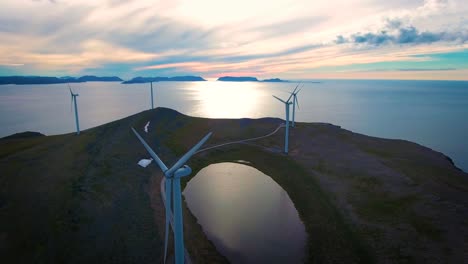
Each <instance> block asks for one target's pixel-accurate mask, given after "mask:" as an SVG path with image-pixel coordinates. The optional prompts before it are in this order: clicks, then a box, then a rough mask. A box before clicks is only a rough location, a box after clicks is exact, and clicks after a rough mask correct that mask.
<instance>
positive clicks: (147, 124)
mask: <svg viewBox="0 0 468 264" xmlns="http://www.w3.org/2000/svg"><path fill="white" fill-rule="evenodd" d="M149 124H150V121H148V123H146V125H145V132H146V133H148V127H149Z"/></svg>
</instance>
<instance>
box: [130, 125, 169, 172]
mask: <svg viewBox="0 0 468 264" xmlns="http://www.w3.org/2000/svg"><path fill="white" fill-rule="evenodd" d="M132 130H133V133H135V135H136V136H137V138H138V139H139V140H140V142H141V144H143V146H144V147H145V149H146V151H148V153H149V154H150V155H151V157H152V158H153V159H154V161H155V162H156V163H157V164H158V165H159V168H161V170H162V171H163V172H166V171H167V166H166V164H164V162H162V160H161V159H160V158H159V157H158V155H156V153H155V152H154V151H153V150H152V149H151V147H150V146H149V145H148V144H147V143H146V141H145V140H144V139H143V138H142V137H141V136H140V135H139V134H138V132H136V130H135V129H134V128H133V127H132Z"/></svg>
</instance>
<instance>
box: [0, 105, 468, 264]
mask: <svg viewBox="0 0 468 264" xmlns="http://www.w3.org/2000/svg"><path fill="white" fill-rule="evenodd" d="M148 121H150V122H151V123H150V126H149V130H150V133H148V134H146V133H144V132H143V127H144V126H145V124H146V122H148ZM281 122H282V121H281V120H279V119H272V118H265V119H256V120H253V119H203V118H194V117H188V116H185V115H182V114H180V113H177V112H175V111H173V110H170V109H165V108H157V109H155V110H151V111H145V112H142V113H139V114H136V115H133V116H130V117H127V118H124V119H121V120H118V121H115V122H112V123H108V124H105V125H102V126H99V127H96V128H92V129H89V130H86V131H83V133H82V134H81V135H80V136H76V135H74V134H65V135H58V136H47V137H44V136H41V137H27V138H21V137H20V138H6V139H0V172H1V173H0V255H1V256H2V259H3V260H5V263H31V262H34V263H161V262H162V254H163V253H162V252H163V235H164V224H163V223H164V208H163V207H162V202H161V199H160V190H159V182H160V179H161V176H162V175H161V173H160V171H159V169H158V168H157V167H156V166H154V164H152V165H151V166H149V167H148V168H145V169H144V168H141V167H139V166H138V165H137V164H136V163H137V162H138V160H139V159H141V158H146V157H148V155H147V154H146V152H145V150H144V148H143V147H142V146H141V144H140V143H139V142H138V140H137V139H136V137H135V136H134V135H133V133H132V132H131V130H130V127H135V128H136V129H137V130H138V131H139V132H141V135H142V136H143V137H144V138H145V140H147V142H148V143H149V144H150V145H151V146H152V147H153V149H155V150H156V151H157V152H158V154H160V156H161V157H162V159H163V160H164V161H167V163H168V164H172V163H173V162H175V161H176V160H177V158H178V156H180V155H181V154H183V153H184V152H185V151H186V150H187V149H188V148H190V147H191V146H192V145H193V144H194V143H196V142H197V141H198V140H199V139H200V138H202V137H203V136H204V135H205V134H206V133H207V132H208V131H212V132H214V134H213V136H212V138H210V140H209V141H208V144H207V145H208V146H209V145H216V144H219V143H223V142H227V141H231V140H238V139H243V138H249V137H255V136H261V135H264V134H268V133H269V132H271V131H273V130H274V129H275V128H276V127H277V126H278V125H279V124H280V123H281ZM283 133H284V129H281V130H280V131H279V132H278V133H277V134H275V135H274V136H272V137H269V138H266V139H262V140H259V141H255V142H252V143H250V144H238V145H230V146H226V147H222V148H217V149H213V150H209V151H206V152H201V153H200V154H197V155H196V156H194V157H193V158H192V159H191V161H190V162H189V163H188V164H189V165H190V166H191V167H192V169H193V170H194V172H193V173H192V177H193V176H194V175H196V173H197V171H198V170H200V169H202V168H203V167H205V166H207V165H208V164H211V163H215V162H222V161H236V160H246V161H249V162H250V163H251V165H252V166H254V167H256V168H257V169H259V170H261V171H263V172H264V173H266V174H267V175H270V176H271V177H272V178H273V179H274V180H275V181H276V182H278V184H280V185H281V186H282V187H283V188H284V189H285V190H286V191H287V192H288V195H289V196H290V198H291V200H292V201H293V202H294V204H295V206H296V208H297V210H298V212H299V215H300V217H301V219H302V221H303V222H304V225H305V227H306V231H307V233H308V242H307V245H308V247H307V256H308V258H307V262H309V263H344V262H346V263H353V262H354V263H358V262H359V263H362V262H381V263H384V262H427V263H440V262H450V263H463V261H465V260H466V258H467V256H468V255H467V254H468V252H467V248H468V247H467V240H466V238H467V237H468V228H467V227H468V220H467V219H468V208H467V206H466V201H468V175H467V174H466V173H464V172H462V171H460V170H458V169H457V168H456V167H455V166H454V165H453V164H452V162H451V161H450V159H448V158H447V157H445V156H444V155H442V154H441V153H438V152H435V151H432V150H430V149H428V148H425V147H423V146H420V145H417V144H414V143H411V142H407V141H402V140H387V139H380V138H373V137H368V136H364V135H360V134H356V133H353V132H350V131H347V130H344V129H341V128H339V127H337V126H333V125H329V124H320V123H298V125H297V127H296V128H294V129H291V140H290V145H291V148H290V151H291V152H290V155H288V156H285V155H284V154H281V152H280V151H279V150H280V149H281V148H282V144H283V137H284V134H283ZM187 180H189V179H187ZM184 225H185V240H186V246H187V247H188V249H189V252H190V254H191V257H192V260H193V261H194V262H195V263H223V262H226V259H225V258H224V257H222V256H221V255H220V254H219V253H217V252H216V250H215V247H214V246H213V244H212V243H211V242H210V241H208V240H207V239H206V237H205V235H204V234H203V232H202V229H201V227H200V226H199V225H198V224H197V221H196V219H195V218H194V217H193V216H192V215H191V214H190V212H189V211H188V209H187V208H186V207H185V208H184Z"/></svg>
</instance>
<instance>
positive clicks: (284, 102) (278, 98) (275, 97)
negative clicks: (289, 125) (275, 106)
mask: <svg viewBox="0 0 468 264" xmlns="http://www.w3.org/2000/svg"><path fill="white" fill-rule="evenodd" d="M273 97H274V98H276V99H278V100H280V101H281V102H283V103H285V104H286V102H285V101H283V100H282V99H280V98H278V97H276V96H274V95H273Z"/></svg>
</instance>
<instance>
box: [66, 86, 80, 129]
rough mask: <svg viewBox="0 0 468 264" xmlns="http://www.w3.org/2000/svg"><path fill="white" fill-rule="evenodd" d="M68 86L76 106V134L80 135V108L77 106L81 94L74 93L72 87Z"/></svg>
mask: <svg viewBox="0 0 468 264" xmlns="http://www.w3.org/2000/svg"><path fill="white" fill-rule="evenodd" d="M67 85H68V89H69V90H70V95H71V103H74V104H75V122H76V134H77V135H79V134H80V121H79V120H78V106H77V105H76V97H77V96H79V94H75V93H73V91H72V89H71V88H70V85H69V84H67Z"/></svg>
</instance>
